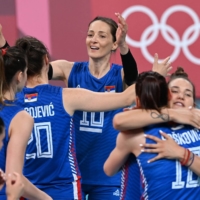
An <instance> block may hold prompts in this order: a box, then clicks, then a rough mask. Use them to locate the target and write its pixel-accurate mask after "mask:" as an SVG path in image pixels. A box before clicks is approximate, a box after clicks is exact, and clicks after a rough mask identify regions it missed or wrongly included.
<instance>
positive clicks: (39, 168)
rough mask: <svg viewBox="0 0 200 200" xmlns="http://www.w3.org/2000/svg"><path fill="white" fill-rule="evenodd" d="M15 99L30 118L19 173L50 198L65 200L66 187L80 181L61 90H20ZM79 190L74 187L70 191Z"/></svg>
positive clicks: (51, 87) (71, 126) (71, 122)
mask: <svg viewBox="0 0 200 200" xmlns="http://www.w3.org/2000/svg"><path fill="white" fill-rule="evenodd" d="M17 98H18V103H19V104H20V105H22V106H23V107H24V109H25V110H26V111H27V112H28V113H29V114H30V115H31V116H32V117H33V118H34V128H33V131H32V134H31V137H30V139H29V141H28V146H27V151H26V159H25V163H24V171H23V173H24V175H25V176H26V177H27V178H28V179H29V180H30V181H31V182H32V183H33V184H34V185H36V186H37V187H38V188H39V189H41V190H43V191H44V192H46V193H47V194H49V195H50V196H51V197H52V198H53V199H65V197H66V196H67V192H66V188H67V185H70V184H72V182H74V181H75V180H78V179H80V173H79V169H78V164H77V160H76V152H75V137H74V136H75V133H74V125H73V118H72V117H71V116H70V115H69V114H68V113H67V112H66V111H65V109H64V107H63V100H62V88H61V87H56V86H51V85H49V84H44V85H39V86H36V87H35V88H24V89H23V90H22V92H20V93H19V94H18V95H17ZM70 187H71V186H70ZM79 189H80V188H79V186H78V185H74V191H78V192H79ZM74 199H76V198H74ZM77 199H78V198H77Z"/></svg>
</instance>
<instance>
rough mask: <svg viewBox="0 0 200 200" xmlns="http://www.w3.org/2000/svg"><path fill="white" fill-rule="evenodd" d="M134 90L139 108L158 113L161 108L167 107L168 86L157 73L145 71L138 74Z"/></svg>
mask: <svg viewBox="0 0 200 200" xmlns="http://www.w3.org/2000/svg"><path fill="white" fill-rule="evenodd" d="M135 88H136V95H137V97H138V98H139V100H140V105H141V108H143V109H155V110H157V111H158V112H160V109H161V107H163V106H167V103H168V86H167V82H166V80H165V78H164V77H163V76H162V75H160V74H159V73H157V72H153V71H147V72H143V73H141V74H139V76H138V78H137V80H136V85H135Z"/></svg>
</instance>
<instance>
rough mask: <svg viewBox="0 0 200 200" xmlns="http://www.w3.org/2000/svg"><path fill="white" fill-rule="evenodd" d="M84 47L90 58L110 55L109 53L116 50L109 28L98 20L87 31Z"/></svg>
mask: <svg viewBox="0 0 200 200" xmlns="http://www.w3.org/2000/svg"><path fill="white" fill-rule="evenodd" d="M86 46H87V51H88V55H89V57H91V58H103V57H105V56H107V55H110V53H111V51H112V50H115V49H116V48H117V44H116V42H113V37H112V34H111V29H110V26H109V25H108V24H107V23H105V22H102V21H100V20H98V21H94V22H92V23H91V24H90V26H89V29H88V33H87V38H86Z"/></svg>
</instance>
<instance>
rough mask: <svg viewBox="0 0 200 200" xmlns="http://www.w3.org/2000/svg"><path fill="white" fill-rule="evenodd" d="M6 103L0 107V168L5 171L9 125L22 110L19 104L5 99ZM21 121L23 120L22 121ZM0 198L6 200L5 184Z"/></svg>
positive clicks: (0, 192) (0, 191)
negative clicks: (0, 136) (0, 132)
mask: <svg viewBox="0 0 200 200" xmlns="http://www.w3.org/2000/svg"><path fill="white" fill-rule="evenodd" d="M5 103H6V104H7V105H6V106H2V105H1V109H0V117H1V118H2V119H3V121H4V124H5V138H4V141H3V144H4V145H3V147H2V149H1V151H0V169H2V170H3V171H4V172H5V166H6V151H7V146H8V142H9V133H8V131H9V127H10V123H11V121H12V119H13V118H14V117H15V116H16V114H17V113H19V112H20V111H22V110H23V108H21V107H20V106H17V105H15V104H14V103H12V102H9V101H5ZM22 123H23V122H22ZM0 199H1V200H4V199H5V200H6V199H7V197H6V195H5V186H4V188H3V189H2V190H0Z"/></svg>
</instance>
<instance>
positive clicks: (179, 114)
mask: <svg viewBox="0 0 200 200" xmlns="http://www.w3.org/2000/svg"><path fill="white" fill-rule="evenodd" d="M168 121H174V122H177V123H180V124H188V125H192V126H194V127H196V128H199V127H200V110H199V109H186V108H183V109H169V108H164V109H162V110H161V113H159V112H157V111H156V110H142V109H133V110H129V111H126V112H122V113H118V114H117V115H115V116H114V118H113V126H114V128H115V129H117V130H119V131H126V130H131V129H137V128H142V127H145V126H148V125H151V124H157V123H163V122H168Z"/></svg>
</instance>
